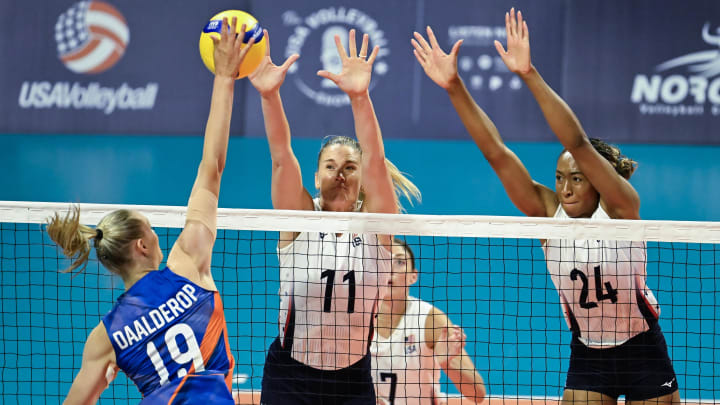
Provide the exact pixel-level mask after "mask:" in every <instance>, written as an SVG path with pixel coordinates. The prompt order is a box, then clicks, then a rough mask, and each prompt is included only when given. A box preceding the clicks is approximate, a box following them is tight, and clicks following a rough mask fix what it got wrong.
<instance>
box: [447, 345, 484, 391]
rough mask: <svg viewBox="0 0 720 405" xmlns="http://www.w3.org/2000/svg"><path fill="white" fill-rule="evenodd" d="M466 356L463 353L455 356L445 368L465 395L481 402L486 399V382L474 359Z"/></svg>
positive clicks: (449, 376) (456, 386)
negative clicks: (476, 368) (473, 361)
mask: <svg viewBox="0 0 720 405" xmlns="http://www.w3.org/2000/svg"><path fill="white" fill-rule="evenodd" d="M465 357H466V356H465V355H461V356H457V357H455V358H453V359H452V360H450V362H449V364H448V365H447V366H446V367H443V369H444V370H445V373H446V374H447V376H448V378H449V379H450V380H451V381H452V382H453V384H454V385H455V388H457V390H458V391H459V392H460V394H462V396H463V397H465V398H467V399H469V400H471V401H473V402H475V403H480V402H482V401H483V400H484V399H485V383H484V382H483V379H482V377H480V374H478V372H477V371H476V370H475V366H474V365H473V364H472V361H470V359H469V358H465Z"/></svg>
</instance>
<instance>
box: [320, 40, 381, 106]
mask: <svg viewBox="0 0 720 405" xmlns="http://www.w3.org/2000/svg"><path fill="white" fill-rule="evenodd" d="M368 41H369V37H368V34H365V35H363V40H362V46H361V47H360V54H359V55H358V53H357V44H356V42H355V30H354V29H352V30H350V35H349V41H348V42H349V44H348V45H349V47H350V49H349V51H350V53H349V54H348V53H347V52H346V51H345V48H344V47H343V45H342V42H340V37H339V36H338V35H335V46H336V47H337V50H338V54H339V55H340V60H341V61H342V71H341V72H340V73H338V74H335V73H331V72H328V71H327V70H320V71H318V72H317V75H318V76H320V77H324V78H326V79H329V80H332V81H333V82H334V83H335V84H336V85H337V86H338V87H339V88H340V90H342V91H344V92H345V93H346V94H347V95H348V96H350V97H353V96H357V95H362V94H364V93H367V91H368V88H369V87H370V77H371V75H372V65H373V63H374V62H375V58H376V57H377V54H378V52H379V50H380V47H379V46H377V45H376V46H375V47H374V48H373V50H372V53H371V54H370V56H369V57H368V54H367V51H368Z"/></svg>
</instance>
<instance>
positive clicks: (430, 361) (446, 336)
mask: <svg viewBox="0 0 720 405" xmlns="http://www.w3.org/2000/svg"><path fill="white" fill-rule="evenodd" d="M392 258H393V262H392V263H393V264H392V276H391V278H390V281H389V282H388V285H389V287H388V289H387V291H386V294H385V296H384V297H383V300H382V302H381V303H380V309H379V311H378V318H377V331H376V333H375V338H374V339H373V343H372V347H371V353H372V375H373V381H374V382H375V391H376V395H377V398H378V401H377V402H378V404H382V405H441V404H446V403H447V398H446V397H445V395H443V394H442V393H441V392H440V371H441V370H442V371H445V374H447V376H448V378H450V380H451V381H452V382H453V383H454V384H455V387H457V389H458V391H460V393H461V394H462V395H463V397H464V398H465V399H467V400H469V401H468V403H470V402H472V403H481V402H482V401H483V400H484V398H485V384H484V382H483V379H482V377H481V376H480V374H478V372H477V370H475V365H474V364H473V362H472V359H471V358H470V356H468V354H467V352H466V351H465V349H464V347H465V339H466V336H465V333H464V331H463V330H462V329H461V328H460V327H459V326H457V325H453V324H452V323H451V322H450V319H448V317H447V315H445V314H444V313H443V312H442V311H441V310H439V309H438V308H436V307H434V306H433V305H432V304H430V303H428V302H425V301H423V300H420V299H418V298H415V297H412V296H410V295H409V292H410V286H412V285H413V284H415V282H417V279H418V270H417V268H415V255H414V254H413V251H412V249H410V246H408V244H407V243H406V242H405V241H403V240H401V239H398V238H395V239H393V247H392Z"/></svg>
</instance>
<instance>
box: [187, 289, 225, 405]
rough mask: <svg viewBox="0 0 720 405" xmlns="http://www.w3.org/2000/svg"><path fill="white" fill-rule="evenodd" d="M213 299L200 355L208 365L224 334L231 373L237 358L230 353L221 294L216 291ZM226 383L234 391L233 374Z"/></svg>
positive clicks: (192, 371) (191, 371)
mask: <svg viewBox="0 0 720 405" xmlns="http://www.w3.org/2000/svg"><path fill="white" fill-rule="evenodd" d="M213 298H214V299H215V303H214V308H213V313H212V315H211V316H210V321H208V325H207V329H206V330H205V336H204V337H203V341H202V343H200V354H201V355H202V358H203V362H204V363H206V362H207V360H208V359H209V358H210V356H212V354H213V352H214V351H215V348H216V347H217V346H216V345H215V344H216V343H217V341H218V339H220V335H221V334H222V335H223V336H224V337H225V339H224V343H225V353H226V354H227V356H228V359H229V360H230V371H232V369H233V368H235V358H234V357H233V356H232V352H230V342H229V341H228V335H227V325H226V324H225V315H224V314H223V306H222V300H221V299H220V293H219V292H217V291H215V293H213ZM223 332H224V333H223ZM194 372H195V365H194V364H193V365H192V366H190V373H194ZM225 383H226V384H227V386H228V389H229V390H231V391H232V372H229V373H228V375H227V376H226V377H225Z"/></svg>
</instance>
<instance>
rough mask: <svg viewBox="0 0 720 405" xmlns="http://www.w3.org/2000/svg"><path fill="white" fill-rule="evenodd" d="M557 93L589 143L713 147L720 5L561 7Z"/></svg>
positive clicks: (718, 138) (719, 126)
mask: <svg viewBox="0 0 720 405" xmlns="http://www.w3.org/2000/svg"><path fill="white" fill-rule="evenodd" d="M568 4H569V8H568V24H567V26H568V32H567V34H566V35H565V38H566V40H567V48H566V49H567V54H566V55H565V59H566V60H567V64H566V66H567V68H566V71H565V74H564V75H565V79H564V83H565V86H564V90H565V95H566V99H567V101H568V102H569V103H570V105H572V106H573V108H574V109H575V110H576V112H577V113H578V116H579V117H580V120H581V121H582V123H583V125H584V127H585V130H586V132H587V133H588V135H590V136H594V137H598V138H606V139H608V140H610V141H612V142H631V143H685V144H719V143H720V2H717V1H693V2H689V3H688V2H677V1H670V0H661V1H655V0H642V1H597V2H569V3H568Z"/></svg>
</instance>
